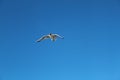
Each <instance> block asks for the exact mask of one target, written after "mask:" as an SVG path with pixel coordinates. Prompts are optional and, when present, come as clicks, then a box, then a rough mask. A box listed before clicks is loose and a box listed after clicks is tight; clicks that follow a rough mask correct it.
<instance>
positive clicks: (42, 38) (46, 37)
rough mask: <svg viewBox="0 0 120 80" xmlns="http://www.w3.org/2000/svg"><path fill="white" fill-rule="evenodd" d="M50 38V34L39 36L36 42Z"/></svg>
mask: <svg viewBox="0 0 120 80" xmlns="http://www.w3.org/2000/svg"><path fill="white" fill-rule="evenodd" d="M48 38H50V36H48V35H47V36H43V37H41V38H39V39H38V40H37V41H36V42H40V41H42V40H44V39H48Z"/></svg>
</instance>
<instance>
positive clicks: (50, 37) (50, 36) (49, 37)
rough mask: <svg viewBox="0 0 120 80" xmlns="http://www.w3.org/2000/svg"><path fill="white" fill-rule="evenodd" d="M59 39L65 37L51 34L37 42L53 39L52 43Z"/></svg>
mask: <svg viewBox="0 0 120 80" xmlns="http://www.w3.org/2000/svg"><path fill="white" fill-rule="evenodd" d="M57 38H61V39H63V37H61V36H60V35H58V34H51V33H50V34H48V35H44V36H43V37H41V38H39V39H38V40H37V41H36V42H40V41H42V40H45V39H51V40H52V41H55V40H56V39H57Z"/></svg>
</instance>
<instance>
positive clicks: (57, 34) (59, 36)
mask: <svg viewBox="0 0 120 80" xmlns="http://www.w3.org/2000/svg"><path fill="white" fill-rule="evenodd" d="M55 36H56V37H59V38H61V39H64V37H62V36H60V35H58V34H55Z"/></svg>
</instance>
